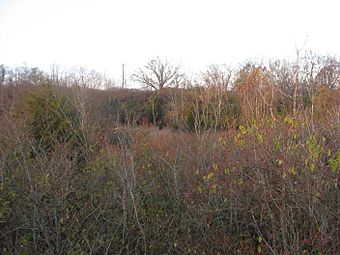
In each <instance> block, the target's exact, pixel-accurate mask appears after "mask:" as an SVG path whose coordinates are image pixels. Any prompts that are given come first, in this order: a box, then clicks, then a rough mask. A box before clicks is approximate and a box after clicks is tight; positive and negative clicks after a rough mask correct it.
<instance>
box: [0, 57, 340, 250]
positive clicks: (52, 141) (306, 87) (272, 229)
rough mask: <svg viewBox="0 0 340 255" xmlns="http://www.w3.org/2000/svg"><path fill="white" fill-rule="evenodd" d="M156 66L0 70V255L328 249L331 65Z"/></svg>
mask: <svg viewBox="0 0 340 255" xmlns="http://www.w3.org/2000/svg"><path fill="white" fill-rule="evenodd" d="M154 61H155V60H153V62H150V63H149V64H148V65H146V68H145V69H143V68H142V69H140V70H138V72H137V73H136V75H135V79H136V80H138V81H139V82H141V83H142V85H143V86H144V87H146V88H152V89H150V90H148V89H146V90H128V89H119V88H117V87H114V86H113V84H114V83H113V82H112V81H110V80H108V79H106V78H105V77H104V76H102V75H100V74H98V73H96V72H94V71H91V72H88V71H86V70H78V71H77V72H73V73H72V72H60V70H59V69H57V68H54V69H53V70H52V72H51V73H49V74H47V73H44V72H42V71H40V70H39V69H37V68H33V69H31V68H27V67H21V68H16V69H10V68H8V67H5V66H0V88H1V111H0V116H1V118H0V141H1V143H0V254H338V253H339V252H340V216H339V215H340V187H339V185H340V184H339V181H340V179H339V177H340V175H339V173H340V147H339V144H340V87H339V83H340V80H339V79H340V64H339V62H338V61H337V60H336V59H334V58H330V57H327V58H326V57H319V56H314V55H311V54H306V56H305V57H304V58H301V59H298V61H295V62H292V63H290V62H285V61H276V62H271V63H270V64H268V65H266V66H265V65H258V64H247V65H245V66H244V67H242V68H241V69H239V70H230V69H228V68H226V67H224V66H210V67H209V68H208V69H207V70H205V71H204V72H202V73H201V74H199V75H198V76H197V77H195V79H188V77H186V76H185V75H184V74H183V73H181V72H180V69H179V68H178V67H172V66H171V65H170V64H168V63H166V64H163V63H162V62H161V60H160V59H157V60H156V61H159V62H154ZM150 71H151V73H152V74H155V73H157V72H158V71H160V73H157V74H158V75H156V76H155V77H156V78H155V77H153V76H150V77H149V76H148V75H150ZM162 73H164V74H166V76H164V77H163V78H162V76H161V74H162ZM136 77H137V78H138V79H137V78H136ZM148 84H151V85H152V86H151V85H150V86H148Z"/></svg>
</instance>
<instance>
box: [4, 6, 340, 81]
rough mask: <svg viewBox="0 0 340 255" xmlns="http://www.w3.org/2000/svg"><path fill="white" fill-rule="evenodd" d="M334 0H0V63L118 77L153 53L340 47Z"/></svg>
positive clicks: (221, 59)
mask: <svg viewBox="0 0 340 255" xmlns="http://www.w3.org/2000/svg"><path fill="white" fill-rule="evenodd" d="M339 7H340V1H338V0H322V1H314V0H284V1H281V0H111V1H110V0H0V64H5V65H8V66H16V65H21V64H24V63H25V64H26V65H27V66H37V67H39V68H41V69H43V70H49V68H51V66H52V65H53V64H57V65H59V66H61V67H64V68H73V67H80V66H83V67H86V68H89V69H96V70H97V71H99V72H103V73H106V74H108V75H110V76H113V77H115V79H119V78H120V74H121V66H122V63H124V64H125V67H126V72H127V76H128V75H129V74H132V73H133V72H134V71H135V70H136V69H137V68H138V67H141V66H143V65H144V64H145V63H146V62H147V61H148V60H150V59H153V58H155V57H156V56H159V57H161V58H163V59H168V61H169V62H171V63H173V64H176V65H177V64H180V65H181V66H182V68H183V69H184V70H186V71H188V72H197V71H199V70H204V68H206V67H207V66H208V65H210V64H227V65H229V66H233V67H235V66H237V65H240V64H242V63H245V62H246V61H249V60H251V61H262V60H268V59H276V58H279V59H283V58H285V59H288V58H294V56H295V54H296V49H299V50H301V49H303V50H312V51H313V52H315V53H318V54H321V55H336V56H338V55H340V33H339V29H338V27H339V20H338V17H339V10H340V8H339Z"/></svg>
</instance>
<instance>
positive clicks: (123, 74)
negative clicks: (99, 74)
mask: <svg viewBox="0 0 340 255" xmlns="http://www.w3.org/2000/svg"><path fill="white" fill-rule="evenodd" d="M124 87H125V71H124V64H122V88H123V89H124Z"/></svg>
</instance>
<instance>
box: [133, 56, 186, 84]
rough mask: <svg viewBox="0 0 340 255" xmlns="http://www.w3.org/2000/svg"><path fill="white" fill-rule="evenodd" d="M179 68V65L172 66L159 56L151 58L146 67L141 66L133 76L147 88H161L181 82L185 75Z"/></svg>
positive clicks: (134, 79)
mask: <svg viewBox="0 0 340 255" xmlns="http://www.w3.org/2000/svg"><path fill="white" fill-rule="evenodd" d="M179 69H180V68H179V66H172V65H171V64H169V63H168V62H167V61H162V60H161V59H160V58H159V57H157V58H156V59H153V60H150V61H149V62H148V63H147V64H146V65H145V66H144V68H140V69H139V70H138V71H137V72H136V73H134V74H133V75H132V77H131V78H132V80H133V81H135V82H138V83H140V84H141V85H142V86H143V87H144V88H146V89H154V90H161V89H162V88H164V87H169V86H178V84H180V81H181V80H182V77H183V75H182V74H181V73H180V70H179Z"/></svg>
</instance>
